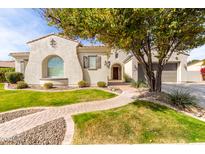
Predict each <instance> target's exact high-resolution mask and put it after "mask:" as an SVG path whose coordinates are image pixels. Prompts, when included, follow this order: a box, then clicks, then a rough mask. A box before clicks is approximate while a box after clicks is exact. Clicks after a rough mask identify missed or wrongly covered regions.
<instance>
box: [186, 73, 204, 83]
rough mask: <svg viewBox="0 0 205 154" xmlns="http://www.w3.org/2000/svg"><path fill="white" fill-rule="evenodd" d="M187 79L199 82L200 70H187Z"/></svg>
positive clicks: (200, 79) (200, 78)
mask: <svg viewBox="0 0 205 154" xmlns="http://www.w3.org/2000/svg"><path fill="white" fill-rule="evenodd" d="M187 81H188V82H201V81H202V75H201V72H200V71H188V72H187Z"/></svg>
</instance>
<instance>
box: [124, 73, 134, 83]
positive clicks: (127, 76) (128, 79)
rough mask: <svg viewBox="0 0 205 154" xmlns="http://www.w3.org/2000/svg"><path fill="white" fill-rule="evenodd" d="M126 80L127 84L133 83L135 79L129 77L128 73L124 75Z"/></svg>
mask: <svg viewBox="0 0 205 154" xmlns="http://www.w3.org/2000/svg"><path fill="white" fill-rule="evenodd" d="M124 79H125V82H132V81H133V79H132V78H131V77H130V76H129V75H127V74H126V73H125V74H124Z"/></svg>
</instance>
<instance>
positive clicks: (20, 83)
mask: <svg viewBox="0 0 205 154" xmlns="http://www.w3.org/2000/svg"><path fill="white" fill-rule="evenodd" d="M16 88H17V89H24V88H28V84H27V83H26V82H24V81H18V82H17V86H16Z"/></svg>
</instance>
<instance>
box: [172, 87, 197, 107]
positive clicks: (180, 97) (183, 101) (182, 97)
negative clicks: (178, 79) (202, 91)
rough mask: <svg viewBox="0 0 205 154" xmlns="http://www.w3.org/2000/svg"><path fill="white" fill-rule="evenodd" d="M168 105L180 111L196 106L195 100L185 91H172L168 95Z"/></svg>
mask: <svg viewBox="0 0 205 154" xmlns="http://www.w3.org/2000/svg"><path fill="white" fill-rule="evenodd" d="M168 98H169V100H170V103H171V104H172V105H174V106H176V107H178V108H180V109H185V108H186V106H190V105H196V102H197V99H196V97H195V96H192V95H191V93H190V92H189V91H187V90H179V89H175V90H172V91H171V93H170V94H169V95H168Z"/></svg>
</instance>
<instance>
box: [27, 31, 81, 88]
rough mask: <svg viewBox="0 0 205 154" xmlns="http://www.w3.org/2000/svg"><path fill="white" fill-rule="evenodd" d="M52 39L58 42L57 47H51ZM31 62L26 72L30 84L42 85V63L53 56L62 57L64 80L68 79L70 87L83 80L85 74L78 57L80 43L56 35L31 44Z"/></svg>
mask: <svg viewBox="0 0 205 154" xmlns="http://www.w3.org/2000/svg"><path fill="white" fill-rule="evenodd" d="M51 39H54V40H55V41H56V43H57V44H56V46H55V47H52V46H51V45H50V41H51ZM29 46H30V49H31V51H30V55H29V61H28V64H27V67H26V71H25V80H26V82H27V83H29V84H40V79H41V78H42V77H43V74H42V72H43V71H45V70H43V67H45V66H43V65H42V62H43V60H44V59H45V58H46V57H48V56H52V55H57V56H59V57H61V58H62V59H63V61H64V78H68V85H76V84H77V82H78V81H80V80H82V78H83V73H82V69H81V65H80V62H79V59H78V56H77V49H76V48H77V46H78V43H77V42H74V41H70V40H67V39H64V38H61V37H58V36H55V35H52V36H49V37H46V38H43V39H40V40H38V41H35V42H31V43H30V44H29Z"/></svg>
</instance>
